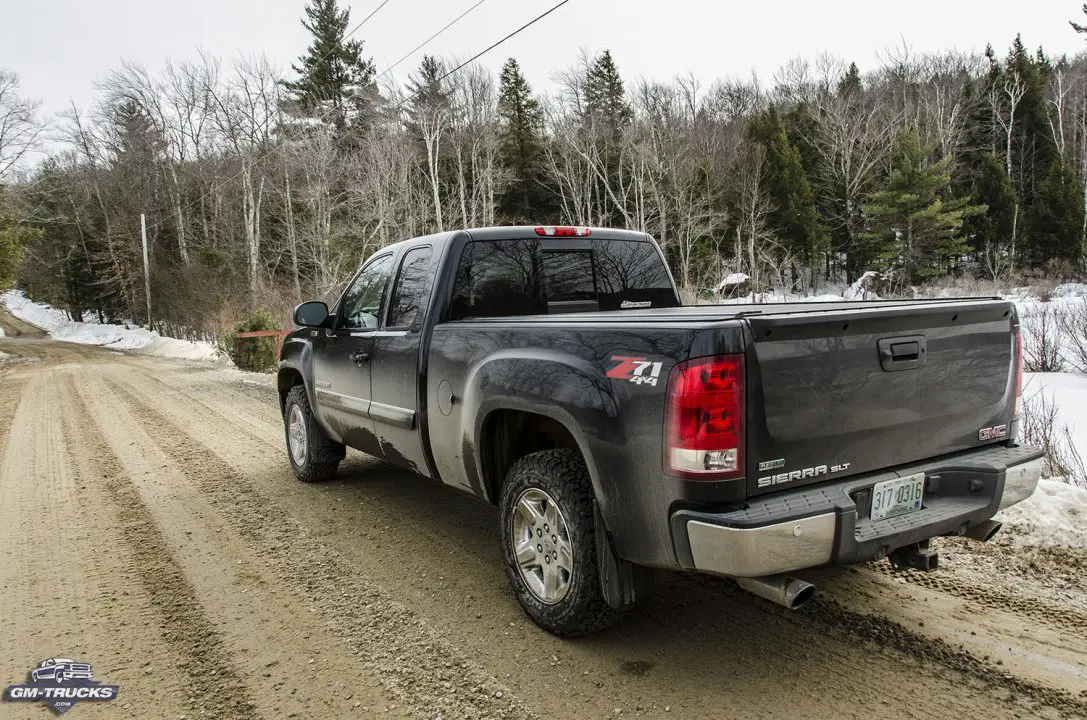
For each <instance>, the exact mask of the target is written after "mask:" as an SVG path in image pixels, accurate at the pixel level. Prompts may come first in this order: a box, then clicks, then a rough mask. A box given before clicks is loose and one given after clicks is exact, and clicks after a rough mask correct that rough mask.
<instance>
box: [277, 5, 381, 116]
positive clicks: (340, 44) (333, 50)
mask: <svg viewBox="0 0 1087 720" xmlns="http://www.w3.org/2000/svg"><path fill="white" fill-rule="evenodd" d="M306 17H307V18H309V19H308V20H302V26H303V27H304V28H306V30H308V31H309V32H310V34H311V35H312V36H313V42H312V43H311V44H310V46H309V48H307V50H306V54H305V55H302V56H301V57H299V58H298V64H297V65H292V66H291V68H292V69H293V70H294V71H295V72H296V73H298V79H297V80H295V81H293V82H292V81H288V82H284V83H283V85H284V87H286V88H287V90H289V91H290V92H291V94H292V95H293V98H294V102H295V104H296V106H297V107H298V109H299V110H301V112H302V114H304V115H306V116H309V117H322V118H324V119H325V120H326V122H329V123H330V124H331V125H332V126H333V127H335V128H336V129H337V130H343V129H344V128H345V127H347V125H348V122H349V120H350V121H351V122H352V123H354V124H356V125H365V124H366V123H368V122H370V120H372V118H373V114H374V112H375V111H376V105H377V102H378V94H377V88H376V86H375V85H374V73H375V70H374V63H373V62H372V61H371V60H369V59H364V58H363V57H362V47H363V44H362V41H361V40H348V39H347V37H346V35H347V30H348V25H349V24H350V22H351V11H350V10H347V9H344V10H341V9H340V8H339V6H338V4H337V0H310V2H309V4H308V5H307V6H306Z"/></svg>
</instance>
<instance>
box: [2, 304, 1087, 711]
mask: <svg viewBox="0 0 1087 720" xmlns="http://www.w3.org/2000/svg"><path fill="white" fill-rule="evenodd" d="M0 327H2V328H3V329H4V331H5V335H6V336H7V337H5V338H3V339H0V611H2V617H3V619H4V628H3V632H2V633H0V685H7V684H9V683H15V682H22V681H23V680H24V679H25V677H26V673H27V671H28V670H29V668H30V667H31V666H32V665H36V664H37V663H38V662H39V661H40V660H42V659H43V658H46V657H55V656H64V657H76V658H81V659H85V660H87V661H89V662H91V663H93V664H94V669H95V672H96V674H97V675H98V677H99V679H102V680H104V681H105V682H108V683H110V684H116V685H119V686H120V697H119V699H118V700H117V701H116V702H114V703H98V704H90V703H87V704H83V705H80V706H79V707H77V708H75V709H74V710H73V712H75V713H78V716H79V717H81V718H97V717H102V718H106V717H134V718H182V717H184V718H341V717H343V718H346V717H371V716H380V717H404V718H428V719H431V720H433V719H434V718H445V719H448V720H452V719H459V718H557V719H560V720H562V719H565V718H615V717H623V716H635V717H648V718H718V717H730V718H775V717H788V718H790V719H797V718H812V719H814V720H827V718H854V717H855V718H948V717H965V718H993V717H1043V718H1061V717H1083V716H1087V668H1085V665H1087V580H1085V579H1084V572H1083V570H1084V565H1085V559H1087V553H1083V552H1075V551H1044V552H1043V551H1037V552H1029V553H1028V552H1027V551H1021V552H1022V556H1021V557H1008V555H1007V550H1001V549H1000V547H999V546H978V545H966V544H963V543H959V542H946V543H944V544H943V549H944V551H945V552H944V556H943V557H942V560H943V567H942V568H941V569H940V570H938V571H937V572H935V573H929V574H917V573H912V572H911V573H894V574H892V573H891V572H890V570H889V568H888V567H887V566H886V564H871V565H867V566H861V567H856V568H849V569H836V570H830V571H820V572H816V573H812V574H809V575H807V576H806V577H807V578H808V579H810V580H812V581H814V582H816V583H817V584H818V585H819V588H820V592H819V594H818V595H817V597H816V599H815V600H814V601H812V602H811V603H810V604H809V605H808V606H806V607H805V608H803V609H802V610H800V611H798V612H793V613H790V612H788V611H785V610H782V609H780V608H777V607H776V606H773V605H771V604H769V603H767V602H765V601H762V600H760V599H758V598H754V597H751V596H748V595H746V594H745V593H743V592H741V591H740V590H738V589H737V588H736V587H735V585H733V584H732V583H730V582H727V581H724V580H718V579H713V578H705V577H696V576H686V575H679V574H661V575H660V576H659V577H658V578H657V592H656V595H655V596H654V597H653V598H652V599H651V600H650V601H649V602H648V603H646V605H645V606H644V607H640V608H639V609H638V610H637V611H636V612H635V613H633V614H632V615H631V616H629V617H628V618H626V619H625V620H624V621H623V622H622V623H621V624H620V625H619V626H618V627H616V628H614V629H612V630H609V631H608V632H606V633H604V634H601V635H598V636H595V637H591V638H587V639H582V640H577V641H572V642H571V641H562V640H558V639H556V638H554V637H551V636H550V635H547V634H545V633H543V632H542V631H540V630H539V629H537V628H536V627H535V626H534V625H533V624H532V623H531V622H530V621H528V620H527V619H526V618H525V617H524V616H523V615H522V613H521V611H520V609H519V608H518V607H517V604H516V602H515V600H514V599H513V597H512V596H511V595H510V593H509V591H508V590H507V587H506V582H505V579H504V577H503V574H502V570H501V567H500V553H499V550H498V546H497V542H496V522H497V513H496V511H495V509H494V508H492V507H491V506H489V505H486V504H483V503H481V502H479V501H477V500H476V499H474V498H471V497H469V496H467V495H463V494H459V493H457V492H455V491H453V490H450V489H447V488H444V487H442V486H440V485H438V484H437V483H434V482H430V481H427V480H422V479H419V478H416V477H414V476H412V475H410V474H407V473H404V472H402V471H398V470H395V469H393V468H391V467H389V466H388V465H386V464H383V463H381V462H378V461H375V460H373V459H370V458H367V457H366V456H363V455H361V454H358V453H349V455H348V458H347V460H346V461H345V463H344V464H343V465H342V466H341V470H340V475H339V477H338V478H337V479H336V480H334V481H332V482H329V483H326V484H322V485H316V486H309V485H304V484H302V483H299V482H297V481H296V480H294V478H293V476H292V475H291V473H290V470H289V467H288V465H287V461H286V458H285V455H284V449H283V431H282V425H281V421H280V418H279V416H278V408H277V405H276V402H275V394H274V389H273V387H272V382H271V378H270V377H265V376H256V375H249V374H246V373H240V372H238V371H235V370H227V369H221V368H209V367H208V366H206V365H198V364H195V363H182V362H171V361H165V360H159V359H151V358H146V357H141V356H138V355H130V354H121V353H118V352H111V351H108V350H103V349H100V348H93V347H86V346H78V345H69V344H64V343H57V342H53V341H51V340H49V339H47V338H45V337H44V336H42V335H41V333H39V332H37V331H36V330H35V329H34V328H32V327H30V326H27V325H26V324H25V323H20V322H19V321H17V320H15V319H14V318H12V317H10V316H7V315H4V314H3V313H2V311H0ZM117 706H121V707H120V708H118V707H117ZM47 712H48V711H47V709H46V708H45V707H44V705H42V706H29V705H25V704H22V705H14V704H6V703H5V704H0V718H7V717H13V718H15V717H19V718H21V717H40V716H43V715H44V714H46V713H47Z"/></svg>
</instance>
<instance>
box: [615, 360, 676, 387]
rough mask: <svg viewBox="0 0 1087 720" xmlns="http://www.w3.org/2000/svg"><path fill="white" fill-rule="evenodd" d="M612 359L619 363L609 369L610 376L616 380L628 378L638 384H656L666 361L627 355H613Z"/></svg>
mask: <svg viewBox="0 0 1087 720" xmlns="http://www.w3.org/2000/svg"><path fill="white" fill-rule="evenodd" d="M611 361H612V362H614V363H619V364H618V365H616V366H615V367H613V368H612V369H611V370H608V377H610V378H612V379H614V380H626V381H627V382H632V383H635V384H636V385H642V384H645V385H653V386H656V384H657V379H658V378H659V377H660V374H661V366H663V365H664V363H661V362H654V361H652V360H649V359H647V358H644V357H628V356H626V355H612V356H611Z"/></svg>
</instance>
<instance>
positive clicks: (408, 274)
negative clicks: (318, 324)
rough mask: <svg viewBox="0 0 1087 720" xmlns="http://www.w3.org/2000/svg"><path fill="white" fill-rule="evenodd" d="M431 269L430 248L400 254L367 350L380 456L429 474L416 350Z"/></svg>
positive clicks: (423, 473)
mask: <svg viewBox="0 0 1087 720" xmlns="http://www.w3.org/2000/svg"><path fill="white" fill-rule="evenodd" d="M434 272H435V268H434V263H433V252H432V249H431V247H430V246H427V245H424V246H418V247H413V248H411V249H410V250H408V251H407V252H406V253H404V256H403V258H402V259H401V261H400V267H399V270H398V271H397V273H396V276H395V279H394V282H393V284H392V290H391V292H390V297H389V310H388V317H387V318H386V322H385V327H383V328H382V329H381V331H380V332H377V333H375V334H374V339H373V348H372V350H371V354H370V371H371V373H372V377H371V387H372V394H371V400H370V417H371V418H372V419H373V421H374V427H375V429H376V431H377V435H378V440H379V442H380V443H381V452H382V455H383V457H385V459H386V460H388V461H389V462H391V463H393V464H395V465H399V466H401V467H405V468H409V469H411V470H414V471H416V472H418V473H420V474H422V475H426V476H428V477H429V475H430V472H429V470H428V468H427V463H426V458H425V456H424V454H423V440H422V433H421V430H420V417H419V408H420V405H421V402H420V400H421V392H422V391H423V389H422V382H423V380H422V378H421V377H420V374H419V367H420V365H419V362H420V356H419V348H420V344H421V330H422V327H423V314H424V313H425V311H426V306H427V303H428V301H429V299H430V289H431V286H432V284H433V279H434Z"/></svg>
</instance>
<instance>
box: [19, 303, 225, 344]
mask: <svg viewBox="0 0 1087 720" xmlns="http://www.w3.org/2000/svg"><path fill="white" fill-rule="evenodd" d="M0 303H2V304H3V305H4V307H6V308H7V310H8V312H10V313H11V314H12V315H14V316H15V317H17V318H19V319H20V320H22V321H24V322H28V323H30V324H31V325H36V326H37V327H40V328H41V329H42V330H45V331H46V332H47V333H49V335H50V336H52V337H53V338H55V339H57V340H63V341H64V342H70V343H78V344H80V345H101V346H103V347H108V348H111V349H114V350H136V351H139V352H141V353H144V354H148V355H157V356H159V357H171V358H184V359H187V360H216V359H218V358H219V357H220V356H221V355H222V353H221V352H220V351H219V350H218V349H217V348H216V347H215V346H214V345H212V344H211V343H208V342H190V341H188V340H177V339H175V338H167V337H162V336H161V335H159V334H158V333H157V332H152V331H150V330H145V329H144V328H139V327H130V326H128V325H101V324H98V323H92V322H74V321H72V320H69V319H68V314H67V313H65V312H64V311H62V310H57V309H56V308H54V307H50V306H49V305H45V304H43V303H36V302H32V301H31V300H28V299H27V298H26V296H25V295H23V294H22V293H20V292H17V291H9V292H6V293H4V294H3V295H0Z"/></svg>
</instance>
